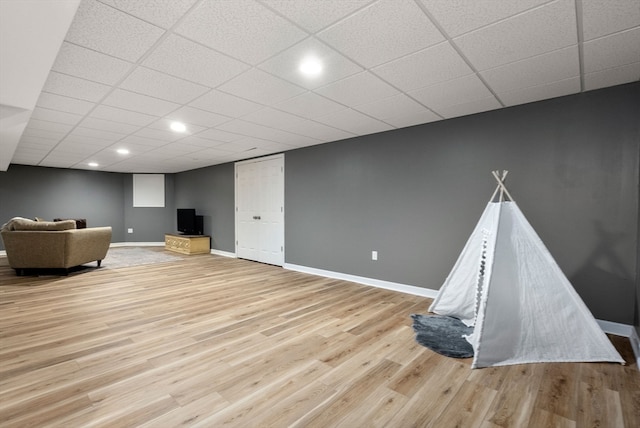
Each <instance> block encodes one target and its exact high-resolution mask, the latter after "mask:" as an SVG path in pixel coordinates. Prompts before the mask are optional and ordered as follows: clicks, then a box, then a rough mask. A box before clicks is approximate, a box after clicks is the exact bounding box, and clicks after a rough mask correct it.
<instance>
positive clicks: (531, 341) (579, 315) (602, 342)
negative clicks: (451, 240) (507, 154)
mask: <svg viewBox="0 0 640 428" xmlns="http://www.w3.org/2000/svg"><path fill="white" fill-rule="evenodd" d="M494 176H495V177H496V179H497V180H498V183H499V184H498V188H499V189H500V200H499V201H498V202H493V199H494V197H492V198H491V201H490V202H489V203H488V204H487V207H486V208H485V210H484V212H483V214H482V216H481V217H480V220H479V222H478V224H477V226H476V227H475V229H474V231H473V233H472V234H471V237H470V238H469V240H468V241H467V243H466V245H465V247H464V249H463V250H462V253H461V254H460V256H459V258H458V260H457V262H456V264H455V265H454V267H453V269H452V271H451V273H450V274H449V276H448V277H447V279H446V280H445V283H444V284H443V286H442V287H441V288H440V291H439V292H438V295H437V297H436V299H435V300H434V302H433V304H432V305H431V307H430V308H429V310H430V311H431V312H434V313H436V314H440V315H448V316H452V317H456V318H459V319H460V320H462V321H463V322H464V323H465V324H467V325H469V326H473V327H474V331H473V333H472V334H470V335H469V336H467V337H466V338H467V340H468V341H469V343H471V345H472V346H473V348H474V358H473V363H472V368H480V367H491V366H503V365H510V364H523V363H538V362H595V361H609V362H618V363H622V364H624V360H623V359H622V357H621V356H620V354H619V353H618V352H617V351H616V349H615V348H614V347H613V345H612V344H611V342H610V341H609V339H608V338H607V336H606V335H605V334H604V332H603V331H602V330H601V329H600V326H599V325H598V323H597V321H596V320H595V318H594V317H593V315H592V314H591V312H590V311H589V309H588V308H587V306H586V305H585V304H584V302H583V301H582V299H581V298H580V296H579V295H578V293H576V291H575V290H574V288H573V287H572V285H571V283H570V282H569V280H568V279H567V278H566V276H565V275H564V274H563V273H562V271H561V270H560V267H559V266H558V265H557V263H556V262H555V260H554V259H553V257H552V256H551V253H549V251H548V250H547V248H546V247H545V245H544V244H543V243H542V240H541V239H540V237H539V236H538V235H537V234H536V232H535V231H534V229H533V227H531V225H530V224H529V222H528V221H527V219H526V218H525V217H524V215H523V214H522V211H520V208H518V205H517V204H516V203H515V202H514V201H513V200H512V198H511V196H510V195H509V194H508V191H506V188H504V183H503V182H504V178H505V177H506V171H505V172H503V175H502V177H500V176H499V175H498V174H497V172H494ZM501 187H502V188H501ZM497 190H498V189H496V191H497ZM505 193H506V194H507V195H508V196H509V199H511V200H509V201H505V200H503V199H504V194H505ZM495 194H496V193H494V195H495Z"/></svg>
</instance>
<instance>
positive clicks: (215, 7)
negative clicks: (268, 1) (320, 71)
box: [175, 0, 307, 65]
mask: <svg viewBox="0 0 640 428" xmlns="http://www.w3.org/2000/svg"><path fill="white" fill-rule="evenodd" d="M212 23H215V25H212ZM239 29H241V30H242V31H239ZM175 32H176V33H178V34H182V35H184V36H186V37H188V38H190V39H192V40H195V41H198V42H200V43H203V44H204V45H207V46H209V47H212V48H214V49H216V50H218V51H220V52H222V53H225V54H227V55H230V56H232V57H234V58H239V59H241V60H243V61H245V62H247V63H249V64H252V65H255V64H258V63H260V62H262V61H264V60H265V59H267V58H269V57H270V56H272V55H274V54H276V53H278V52H280V51H282V50H283V49H286V48H287V47H289V46H291V45H293V44H295V43H296V42H298V41H300V40H302V39H303V38H305V37H306V36H307V34H306V33H305V32H303V31H302V30H300V29H299V28H297V27H296V26H295V25H293V24H291V23H290V22H288V21H287V20H285V19H283V18H281V17H280V16H278V15H276V14H275V13H273V12H272V11H270V10H269V9H267V8H265V7H264V6H262V5H260V4H258V3H257V2H255V1H253V0H234V1H231V2H230V1H222V2H219V1H210V2H204V3H202V4H201V5H200V6H198V8H197V9H195V10H193V11H192V12H191V13H189V14H188V15H187V17H186V18H185V20H184V21H182V22H181V23H180V24H179V26H178V27H177V28H176V30H175Z"/></svg>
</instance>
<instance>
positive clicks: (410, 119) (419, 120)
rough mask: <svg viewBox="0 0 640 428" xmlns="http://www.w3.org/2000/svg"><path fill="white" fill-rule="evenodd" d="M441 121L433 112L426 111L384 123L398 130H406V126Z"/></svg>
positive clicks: (415, 112)
mask: <svg viewBox="0 0 640 428" xmlns="http://www.w3.org/2000/svg"><path fill="white" fill-rule="evenodd" d="M440 119H441V117H440V116H438V115H437V114H435V113H434V112H432V111H431V110H427V109H424V110H418V111H414V112H410V113H405V114H401V115H398V116H393V117H389V118H387V119H385V120H384V121H385V122H387V123H389V124H391V125H393V126H395V127H396V128H404V127H406V126H413V125H421V124H423V123H429V122H434V121H436V120H440Z"/></svg>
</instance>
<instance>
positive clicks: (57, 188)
mask: <svg viewBox="0 0 640 428" xmlns="http://www.w3.org/2000/svg"><path fill="white" fill-rule="evenodd" d="M174 179H175V178H174V176H173V175H172V174H166V175H165V208H134V207H133V175H132V174H118V173H109V172H100V171H86V170H77V169H61V168H41V167H33V166H25V165H10V166H9V169H8V170H7V171H5V172H0V224H3V223H5V222H6V221H7V220H9V219H10V218H12V217H16V216H20V217H27V218H34V217H42V218H44V219H46V220H53V219H54V218H65V217H68V218H86V219H87V226H89V227H94V226H111V227H112V228H113V235H112V241H113V242H163V241H164V233H165V232H171V231H173V230H175V214H174V211H175V209H174V206H175V202H174V195H175V190H174V184H173V183H174ZM127 228H133V231H134V233H133V234H128V233H126V231H127ZM0 250H4V246H3V244H2V243H1V242H0Z"/></svg>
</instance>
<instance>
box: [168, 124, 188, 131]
mask: <svg viewBox="0 0 640 428" xmlns="http://www.w3.org/2000/svg"><path fill="white" fill-rule="evenodd" d="M169 127H170V128H171V130H173V131H175V132H184V131H186V130H187V127H186V125H185V124H184V123H182V122H171V125H169Z"/></svg>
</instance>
